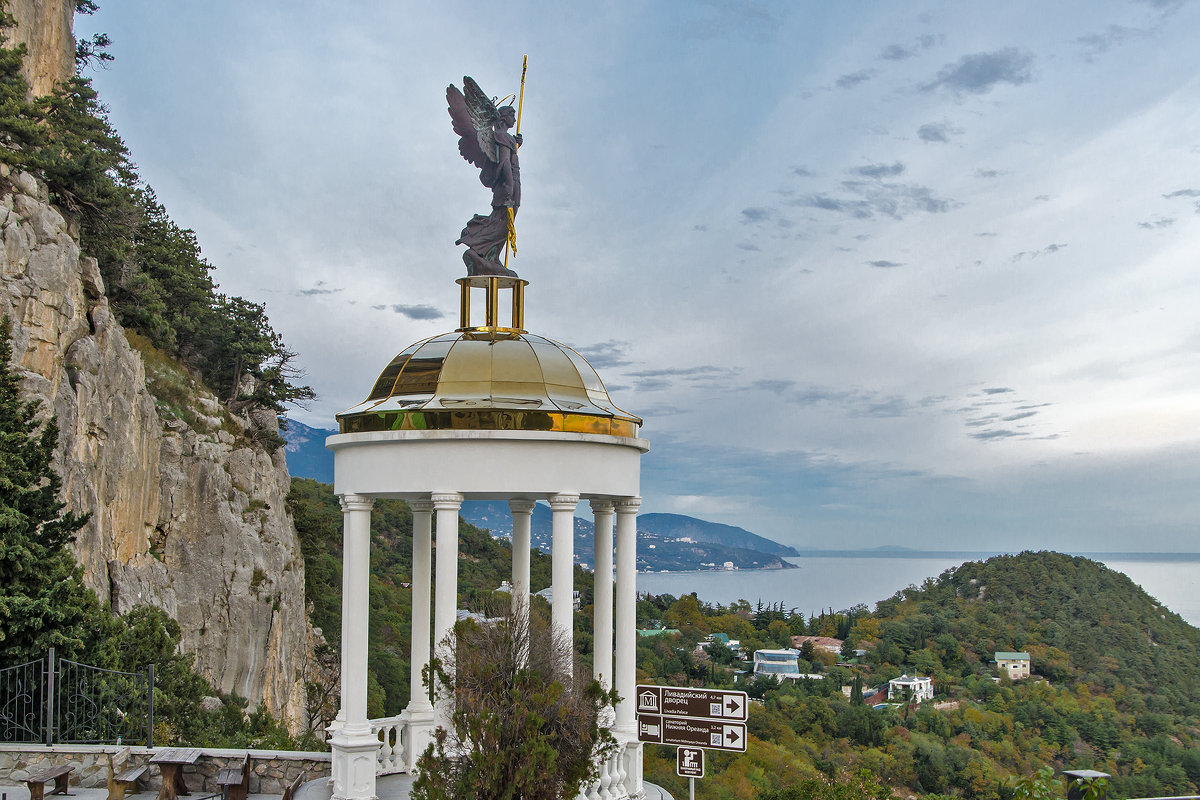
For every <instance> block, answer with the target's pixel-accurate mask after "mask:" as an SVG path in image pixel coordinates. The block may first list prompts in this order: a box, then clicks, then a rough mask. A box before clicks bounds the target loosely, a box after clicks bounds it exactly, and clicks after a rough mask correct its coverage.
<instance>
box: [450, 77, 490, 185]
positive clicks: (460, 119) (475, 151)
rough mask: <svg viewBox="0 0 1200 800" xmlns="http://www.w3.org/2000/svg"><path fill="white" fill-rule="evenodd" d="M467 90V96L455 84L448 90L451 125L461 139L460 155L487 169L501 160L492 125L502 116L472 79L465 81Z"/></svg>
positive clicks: (459, 144) (464, 84)
mask: <svg viewBox="0 0 1200 800" xmlns="http://www.w3.org/2000/svg"><path fill="white" fill-rule="evenodd" d="M463 89H465V90H466V93H465V94H464V93H463V92H460V91H459V90H458V87H456V86H455V85H454V84H451V85H450V86H448V87H447V88H446V103H447V104H448V106H449V111H450V121H451V124H452V125H453V126H454V132H455V133H457V134H458V136H459V139H458V152H459V153H461V154H462V157H463V158H465V159H466V160H467V161H469V162H470V163H472V164H474V165H475V166H477V167H479V168H480V169H486V168H487V166H488V163H489V162H492V163H494V162H495V161H496V160H497V158H498V154H497V153H496V140H495V138H494V137H493V136H492V125H493V123H494V122H495V120H496V117H497V116H498V112H497V111H496V107H495V106H494V105H492V101H491V100H490V99H488V96H487V95H485V94H484V93H483V90H482V89H480V88H479V84H477V83H475V81H474V80H472V79H471V78H469V77H466V76H464V77H463Z"/></svg>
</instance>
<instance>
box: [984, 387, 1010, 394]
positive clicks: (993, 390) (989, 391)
mask: <svg viewBox="0 0 1200 800" xmlns="http://www.w3.org/2000/svg"><path fill="white" fill-rule="evenodd" d="M1013 391H1014V390H1013V389H1010V388H1008V387H1007V386H993V387H991V388H988V389H984V390H983V393H984V394H1009V393H1011V392H1013Z"/></svg>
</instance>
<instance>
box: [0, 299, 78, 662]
mask: <svg viewBox="0 0 1200 800" xmlns="http://www.w3.org/2000/svg"><path fill="white" fill-rule="evenodd" d="M10 332H11V328H10V326H9V321H8V317H4V318H2V319H0V664H4V665H11V664H18V663H22V662H25V661H31V660H33V659H35V658H41V657H43V656H44V655H45V653H46V649H47V648H49V647H55V648H57V649H58V651H59V652H60V653H61V654H62V655H63V656H65V657H68V658H71V657H74V656H76V655H78V654H79V652H80V651H81V649H82V648H83V645H84V641H85V639H86V637H87V632H88V629H89V625H88V616H89V614H91V613H93V612H94V610H95V607H96V600H95V596H94V595H93V594H92V593H91V592H90V591H89V590H88V589H87V588H86V587H84V585H83V581H82V579H81V577H80V570H79V567H78V565H77V564H76V563H75V558H74V556H73V555H72V554H71V552H70V551H69V550H68V549H67V545H68V544H70V543H71V541H72V540H73V539H74V537H75V533H76V531H78V530H79V529H80V528H81V527H83V525H84V523H85V522H86V521H87V516H86V515H85V516H83V517H79V516H76V515H75V514H74V513H72V512H69V511H64V509H65V507H66V506H65V504H64V503H62V502H60V501H59V499H58V494H59V490H60V488H61V486H62V481H61V480H60V479H59V476H58V474H57V473H56V472H55V471H54V469H53V467H52V466H51V462H52V460H53V457H54V447H55V445H56V444H57V442H58V426H57V425H56V424H55V421H54V419H50V420H49V421H47V422H45V423H40V422H39V421H38V408H39V403H37V402H36V401H29V402H24V401H22V400H21V397H20V394H19V389H20V386H19V381H18V379H17V376H16V375H15V374H14V373H13V371H12V369H11V367H10V366H9V363H10V361H11V360H12V347H11V343H10Z"/></svg>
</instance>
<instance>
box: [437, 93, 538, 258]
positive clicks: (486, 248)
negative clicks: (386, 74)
mask: <svg viewBox="0 0 1200 800" xmlns="http://www.w3.org/2000/svg"><path fill="white" fill-rule="evenodd" d="M446 102H447V103H448V104H449V106H450V120H451V122H452V124H453V125H454V132H455V133H457V134H458V135H459V140H458V152H459V153H461V154H462V157H463V158H465V159H466V160H467V161H469V162H471V164H473V165H475V166H476V167H479V181H480V183H482V184H483V185H484V186H486V187H488V188H489V189H491V190H492V213H491V214H489V215H488V216H486V217H484V216H481V215H479V214H476V215H475V216H474V217H472V219H471V221H470V222H468V223H467V227H465V228H463V232H462V235H460V236H459V237H458V240H457V241H456V242H455V244H465V245H466V246H467V251H466V252H465V253H463V261H464V262H465V263H466V265H467V274H468V275H511V276H513V277H516V275H517V273H515V272H513V271H512V270H510V269H507V268H506V267H505V266H504V264H503V263H501V261H500V259H501V251H502V250H503V249H504V244H505V242H506V241H508V240H509V236H510V232H511V230H512V224H513V219H514V218H515V217H516V213H517V209H518V208H519V207H520V206H521V168H520V166H519V165H518V163H517V147H518V146H519V145H520V144H521V134H519V133H518V134H517V135H516V136H513V135H512V134H511V133H509V132H508V130H509V128H511V127H512V126H513V125H514V124H516V120H517V112H516V110H515V109H514V108H513V107H512V106H509V105H505V106H501V107H500V108H496V105H495V103H493V102H492V101H491V100H490V99H488V96H487V95H486V94H484V93H483V90H482V89H480V88H479V84H477V83H475V81H474V80H472V79H471V78H469V77H465V76H464V77H463V91H461V92H460V91H459V90H458V87H456V86H454V85H453V84H451V85H450V86H449V87H448V88H447V89H446Z"/></svg>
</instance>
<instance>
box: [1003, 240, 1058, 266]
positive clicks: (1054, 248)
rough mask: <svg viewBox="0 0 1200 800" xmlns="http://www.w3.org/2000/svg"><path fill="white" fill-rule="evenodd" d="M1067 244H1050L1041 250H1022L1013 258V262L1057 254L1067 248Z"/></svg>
mask: <svg viewBox="0 0 1200 800" xmlns="http://www.w3.org/2000/svg"><path fill="white" fill-rule="evenodd" d="M1066 247H1067V245H1066V244H1048V245H1046V246H1045V247H1043V248H1042V249H1041V250H1022V251H1021V252H1019V253H1017V254H1016V255H1014V256H1013V257H1012V260H1013V262H1014V263H1015V262H1017V261H1020V260H1022V259H1024V258H1040V257H1041V256H1046V255H1050V254H1052V253H1057V252H1058V251H1059V250H1062V249H1064V248H1066Z"/></svg>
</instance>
